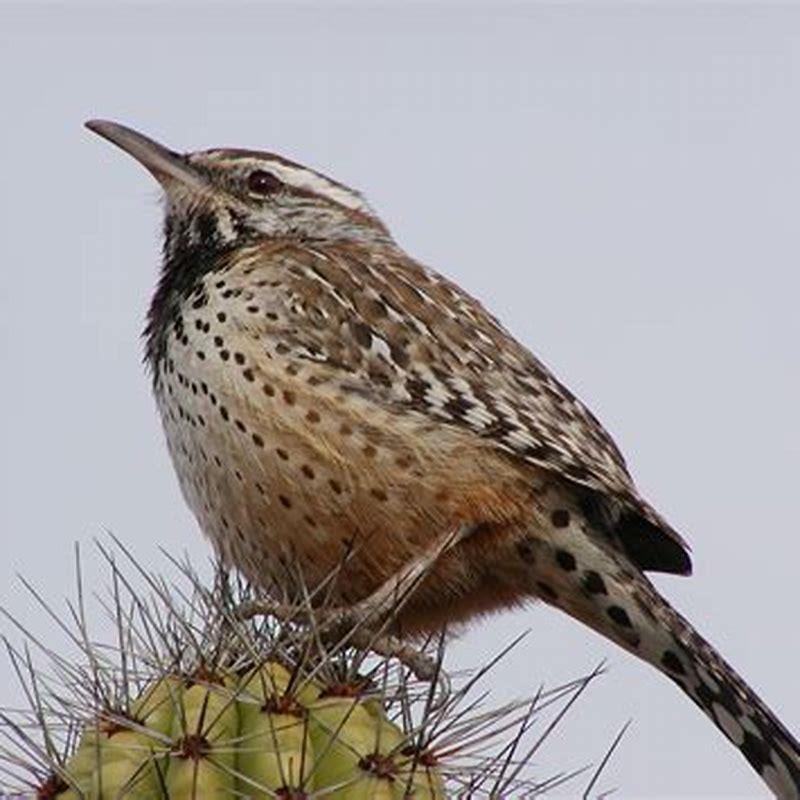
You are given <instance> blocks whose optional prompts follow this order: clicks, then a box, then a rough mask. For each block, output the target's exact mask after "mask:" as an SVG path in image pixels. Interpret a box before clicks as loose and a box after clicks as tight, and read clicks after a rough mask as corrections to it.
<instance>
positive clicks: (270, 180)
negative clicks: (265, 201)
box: [247, 169, 283, 197]
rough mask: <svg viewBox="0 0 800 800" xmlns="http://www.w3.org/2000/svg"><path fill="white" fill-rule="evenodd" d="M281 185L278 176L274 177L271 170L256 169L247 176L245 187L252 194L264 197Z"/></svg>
mask: <svg viewBox="0 0 800 800" xmlns="http://www.w3.org/2000/svg"><path fill="white" fill-rule="evenodd" d="M282 186H283V183H282V182H281V180H280V178H276V177H275V176H274V175H273V174H272V173H271V172H267V171H266V170H263V169H257V170H255V171H254V172H251V173H250V174H249V175H248V176H247V188H248V189H249V190H250V191H251V192H252V193H253V194H260V195H262V196H264V197H266V196H267V195H270V194H274V193H275V192H277V191H278V190H279V189H280V188H281V187H282Z"/></svg>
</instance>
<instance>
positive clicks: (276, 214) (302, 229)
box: [86, 120, 391, 257]
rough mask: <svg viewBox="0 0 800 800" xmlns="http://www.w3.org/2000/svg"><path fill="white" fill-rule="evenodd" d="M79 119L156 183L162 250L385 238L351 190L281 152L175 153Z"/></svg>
mask: <svg viewBox="0 0 800 800" xmlns="http://www.w3.org/2000/svg"><path fill="white" fill-rule="evenodd" d="M86 127H87V128H89V129H90V130H91V131H94V133H97V134H99V135H100V136H102V137H104V138H105V139H108V140H109V141H110V142H112V143H113V144H115V145H117V146H118V147H120V148H121V149H122V150H124V151H125V152H126V153H128V154H129V155H131V156H133V157H134V158H135V159H137V160H138V161H139V162H140V163H141V164H143V165H144V166H145V167H146V168H147V169H148V170H149V171H150V172H151V173H152V174H153V176H154V177H155V178H156V179H157V180H158V182H159V183H160V184H161V186H162V187H163V189H164V193H165V196H166V225H165V231H166V241H165V252H166V254H167V257H169V256H170V255H171V254H174V253H175V252H176V250H179V249H184V250H185V249H186V248H189V249H194V248H207V249H216V248H227V247H230V246H236V245H237V244H247V243H249V242H252V241H258V240H259V239H298V240H303V241H312V242H313V241H330V240H350V241H359V242H388V241H391V239H390V236H389V233H388V231H387V230H386V227H385V226H384V225H383V223H382V222H381V221H380V220H379V219H378V217H377V216H376V215H375V213H374V212H373V211H372V209H371V208H370V207H369V206H368V205H367V203H366V202H365V201H364V199H363V198H362V197H361V195H360V194H359V193H358V192H356V191H354V190H353V189H350V188H348V187H347V186H344V185H342V184H341V183H337V182H336V181H334V180H332V179H330V178H328V177H326V176H325V175H322V174H321V173H319V172H316V171H315V170H313V169H310V168H308V167H304V166H302V165H300V164H296V163H294V162H293V161H289V160H288V159H285V158H283V157H281V156H278V155H274V154H272V153H262V152H258V151H254V150H236V149H215V150H203V151H198V152H195V153H186V154H181V153H176V152H173V151H172V150H169V149H168V148H166V147H164V146H163V145H161V144H159V143H158V142H156V141H154V140H153V139H150V138H149V137H147V136H144V135H143V134H141V133H138V132H137V131H134V130H132V129H131V128H127V127H125V126H124V125H119V124H117V123H116V122H107V121H105V120H92V121H90V122H87V123H86Z"/></svg>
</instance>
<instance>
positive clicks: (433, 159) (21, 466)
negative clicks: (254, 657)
mask: <svg viewBox="0 0 800 800" xmlns="http://www.w3.org/2000/svg"><path fill="white" fill-rule="evenodd" d="M110 5H111V4H105V5H99V4H98V5H96V6H91V5H78V4H71V5H67V4H64V5H55V4H53V5H40V4H38V3H35V2H33V3H26V4H25V5H18V6H15V5H9V4H3V5H2V6H0V30H1V31H2V33H0V75H2V79H0V80H2V96H3V106H2V123H0V181H1V183H0V219H2V236H0V267H1V268H2V280H3V287H2V292H1V293H0V366H1V368H2V371H1V372H0V374H1V375H2V378H1V379H0V380H1V381H2V383H0V386H1V387H2V391H0V426H2V427H0V436H1V437H2V438H1V439H0V492H1V493H2V502H0V526H1V528H2V545H3V547H2V558H1V559H0V603H2V604H3V605H4V606H6V607H7V608H8V609H10V610H11V612H12V613H15V614H17V615H19V616H21V617H22V618H24V619H25V620H26V621H27V622H29V623H30V624H31V625H32V626H33V627H34V629H35V630H37V631H41V632H43V633H44V635H45V636H47V635H49V633H48V632H49V631H50V626H49V625H48V624H47V623H46V621H45V620H44V618H43V615H42V614H41V613H40V612H38V611H35V610H33V609H32V607H31V603H30V600H29V599H28V598H27V596H26V595H25V594H24V593H23V592H22V591H21V590H20V587H19V583H18V582H17V581H16V580H15V578H14V574H15V573H16V572H17V571H19V572H22V573H23V574H24V575H25V576H27V577H28V578H30V580H31V581H32V582H33V583H34V584H36V585H37V586H39V587H40V588H42V589H43V591H44V593H45V594H46V596H47V597H48V598H49V599H51V600H53V601H54V602H58V601H59V599H60V598H61V597H62V596H64V595H65V594H67V593H68V592H69V591H70V587H71V583H72V572H71V569H72V567H71V559H72V548H73V542H74V541H76V540H77V541H80V542H81V543H83V544H84V546H86V547H87V549H90V548H91V540H92V538H93V537H95V536H102V535H103V532H104V531H105V530H106V529H109V530H112V531H113V532H114V533H115V534H117V535H118V536H119V537H121V539H122V540H123V541H124V542H126V543H127V544H129V545H131V546H132V547H133V548H134V550H135V551H136V553H137V555H138V556H139V557H140V558H141V559H142V561H143V562H144V563H146V564H148V565H153V566H158V565H160V564H162V563H163V562H162V561H161V559H160V557H159V555H158V546H159V545H164V546H165V547H167V548H168V549H169V550H170V551H172V552H180V551H182V550H183V549H186V550H188V551H189V552H191V553H192V554H193V556H194V557H195V558H196V559H197V560H198V561H202V560H203V559H204V558H205V557H206V556H207V554H208V547H207V545H206V544H205V542H204V541H203V540H202V539H201V537H200V535H199V534H198V532H197V530H196V528H195V525H194V522H193V520H192V519H191V518H190V516H189V513H188V512H187V510H186V509H185V507H184V505H183V502H182V500H181V498H180V496H179V493H178V489H177V484H176V481H175V479H174V477H173V475H172V471H171V467H170V464H169V463H168V459H167V454H166V450H165V447H164V444H163V442H162V437H161V432H160V428H159V424H158V420H157V418H156V415H155V411H154V406H153V403H152V402H151V398H150V396H149V386H148V381H147V379H146V377H145V375H144V373H143V368H142V366H141V363H140V359H141V347H140V341H139V333H140V330H141V328H142V318H143V315H144V312H145V310H146V307H147V303H148V299H149V294H150V292H151V290H152V287H153V284H154V280H155V277H156V270H157V266H158V261H159V237H158V229H159V226H160V222H161V213H160V208H159V205H158V191H157V190H156V188H155V186H154V184H153V182H152V181H151V179H150V177H149V176H148V175H147V174H146V173H145V172H144V171H143V170H142V169H141V168H140V167H139V166H138V165H137V164H135V163H134V162H133V161H132V160H130V159H129V158H127V157H125V156H123V154H121V153H120V152H118V151H116V150H114V149H113V148H111V147H110V146H108V145H107V144H105V143H104V142H102V141H101V140H99V139H97V138H95V137H93V136H92V135H90V134H89V133H88V132H86V131H85V130H83V129H82V127H81V124H82V122H83V121H84V120H85V119H86V118H89V117H93V116H102V117H107V118H111V119H116V120H119V121H122V122H126V123H128V124H130V125H133V126H134V127H137V128H139V129H141V130H143V131H144V132H147V133H149V134H151V135H154V136H156V137H160V138H162V140H164V141H165V142H166V143H167V144H169V145H171V146H174V147H175V148H178V149H199V148H205V147H211V146H220V145H229V146H246V147H253V148H260V149H269V150H274V151H277V152H280V153H283V154H285V155H288V156H289V157H293V158H296V159H297V160H300V161H304V162H306V163H309V164H311V165H313V166H315V167H317V168H319V169H321V170H323V171H326V172H329V173H330V174H332V175H333V176H335V177H337V178H338V179H340V180H342V181H344V182H346V183H349V184H351V185H353V186H356V187H358V188H360V189H362V190H363V191H365V192H366V194H367V196H368V198H369V199H370V200H371V201H372V202H373V204H374V205H375V206H376V208H377V209H378V210H379V211H380V213H381V214H382V215H383V217H384V218H385V219H386V221H387V222H388V223H389V225H390V226H391V228H392V230H393V231H394V233H395V234H396V236H397V238H398V240H399V241H400V242H401V243H402V244H404V245H405V246H406V247H407V249H408V250H409V251H410V252H411V253H413V254H414V255H415V256H417V257H418V258H420V259H422V260H424V261H426V262H428V263H429V264H431V265H432V266H435V267H436V268H437V269H439V270H441V271H443V272H445V273H446V274H448V275H449V276H451V277H452V278H454V279H455V280H457V281H458V282H459V283H461V284H462V285H463V286H464V287H465V288H467V289H468V290H469V291H471V292H472V293H473V294H475V295H477V296H478V297H479V298H481V299H482V300H483V301H484V302H485V303H486V304H487V305H488V306H489V307H490V308H491V309H492V310H493V311H494V312H495V313H497V314H498V315H499V316H500V317H501V319H502V320H503V321H504V322H505V323H506V324H507V326H508V327H509V328H510V329H511V330H512V331H513V333H514V334H515V335H516V336H517V337H518V338H519V339H521V340H522V341H523V342H524V343H525V344H527V345H529V346H530V347H531V348H532V349H534V350H535V351H536V352H537V353H538V354H539V355H540V356H541V357H543V358H544V360H545V361H546V362H547V363H549V364H550V365H551V366H552V367H553V368H554V369H555V371H556V373H557V374H558V375H559V376H560V377H561V378H562V379H563V380H564V381H565V382H566V383H567V384H568V385H569V386H570V387H571V388H572V389H573V390H575V392H576V393H577V394H578V395H579V396H581V397H582V398H583V399H584V400H585V401H586V403H587V404H588V405H589V406H590V407H591V408H593V410H594V411H595V412H596V413H597V414H598V415H599V416H600V418H601V419H602V420H603V421H604V423H605V424H606V426H607V427H608V428H609V430H610V431H611V432H612V434H613V435H614V436H615V437H616V438H617V440H618V441H619V443H620V445H621V446H622V449H623V450H624V451H625V452H626V454H627V456H628V459H629V463H630V465H631V468H632V470H633V473H634V475H635V476H636V477H637V479H638V482H639V484H640V486H641V488H642V490H643V491H644V492H645V493H646V494H647V495H648V496H649V497H650V498H651V499H652V500H653V501H654V503H655V504H656V506H657V507H659V508H660V509H661V510H662V511H663V512H664V513H665V514H666V516H667V517H668V518H669V519H671V520H672V521H673V522H674V524H675V525H676V526H677V527H678V528H679V529H680V530H682V531H683V532H684V533H685V534H686V536H687V537H688V538H689V540H690V541H691V543H692V544H693V547H694V556H695V565H696V567H695V575H694V577H693V578H691V579H678V578H664V579H660V580H659V581H658V583H659V586H661V587H662V589H663V590H664V591H665V592H666V593H667V595H668V596H669V597H671V598H672V599H673V600H674V601H675V603H676V605H677V606H678V608H680V609H681V610H682V611H683V612H684V613H685V614H686V615H687V616H688V617H689V618H690V619H692V620H693V621H694V622H695V623H696V624H697V625H698V627H699V628H700V630H701V631H703V632H704V633H705V634H706V635H708V637H709V638H710V639H711V640H712V641H713V642H715V643H716V644H717V645H718V646H719V648H720V649H721V651H722V652H723V653H724V654H725V655H726V657H727V658H728V659H729V660H730V661H731V662H732V663H733V664H734V665H736V667H737V669H738V670H739V671H740V672H741V673H742V674H743V675H745V676H746V677H747V678H748V680H749V681H750V682H751V683H752V685H753V686H754V687H755V688H756V689H757V690H758V691H759V692H761V693H762V694H763V696H764V698H765V699H766V700H767V701H768V702H769V703H770V704H771V705H772V707H773V708H774V709H775V711H776V712H778V713H779V714H780V715H781V716H782V718H783V720H784V721H785V723H786V724H787V725H788V726H789V728H790V729H793V730H795V731H797V730H798V728H800V691H798V686H797V675H798V671H800V642H799V640H798V635H797V630H798V621H797V616H798V600H797V597H798V594H797V586H798V561H799V560H800V538H799V537H798V532H799V529H800V523H799V522H798V514H797V507H798V502H797V498H798V487H797V479H798V457H800V426H798V417H797V410H798V407H800V375H799V374H798V353H797V346H798V343H799V342H800V317H799V316H798V292H799V291H800V280H799V279H798V259H799V258H800V236H798V230H799V228H798V210H799V209H800V148H798V142H800V110H799V109H800V8H798V6H796V5H784V6H772V5H769V4H767V3H763V2H758V3H752V4H750V5H747V4H742V5H734V4H716V5H702V4H699V3H694V4H686V5H684V4H679V3H662V4H644V3H642V4H630V5H622V4H618V5H601V4H599V3H597V4H585V5H581V4H572V5H566V4H556V5H535V4H516V5H501V4H500V3H488V2H487V3H485V4H484V5H483V6H478V5H466V4H457V3H442V4H438V5H423V4H416V3H409V2H406V3H403V4H397V5H389V4H374V3H373V4H370V6H369V7H367V6H366V5H364V6H359V5H355V4H350V5H340V4H338V3H333V2H327V3H324V4H320V5H318V6H314V5H311V4H297V3H295V4H294V5H292V6H282V5H273V4H268V3H261V4H253V5H236V4H234V3H225V4H224V5H223V4H219V5H216V6H212V5H208V6H197V5H195V4H193V3H189V2H185V3H180V2H174V3H171V4H170V3H159V4H158V5H151V6H134V5H124V4H117V5H115V6H114V7H113V8H110V7H109V6H110ZM527 628H530V629H531V631H532V632H531V635H530V636H529V637H528V639H527V640H526V641H524V642H523V643H522V644H521V645H520V646H519V647H518V648H517V650H516V651H515V652H513V653H512V654H511V655H510V656H509V657H508V658H506V659H505V660H504V661H503V662H502V663H501V664H500V665H499V666H498V667H497V668H496V670H495V672H494V679H493V686H494V689H495V694H496V697H497V699H498V700H500V699H502V698H504V697H509V696H519V695H523V694H526V693H530V692H532V691H533V690H535V689H536V687H537V686H538V684H539V683H540V682H544V683H546V684H548V685H552V684H554V683H556V682H559V681H562V680H567V679H569V678H573V677H577V676H579V675H581V674H583V673H585V672H587V671H588V670H590V669H591V668H592V667H593V666H595V665H596V664H597V663H598V662H599V661H600V660H601V659H607V660H608V664H609V667H610V671H609V673H608V675H607V676H606V677H604V678H603V679H602V680H601V681H599V682H598V683H596V684H595V685H594V686H593V688H592V689H591V691H590V692H589V694H588V696H586V697H585V699H584V700H582V701H581V704H580V706H579V707H577V708H576V709H575V710H574V712H573V713H572V714H571V715H570V717H569V719H568V721H567V722H566V723H565V725H564V726H563V728H561V730H560V733H559V734H558V736H557V737H556V738H555V739H554V740H553V741H551V743H550V744H549V745H548V746H547V748H546V749H545V750H544V751H543V752H542V754H541V755H540V762H541V773H542V774H543V775H544V774H546V773H548V772H555V771H558V770H562V769H563V770H568V769H571V768H573V767H576V766H581V765H582V764H584V763H586V762H588V761H595V762H596V761H597V759H599V758H600V756H601V755H602V753H603V751H604V750H605V748H606V746H607V745H608V743H609V742H610V740H611V738H612V736H613V735H614V734H615V733H616V731H617V730H618V729H619V727H620V726H621V725H622V724H623V723H624V722H625V721H626V720H627V719H629V718H632V719H633V720H634V724H633V727H632V728H631V730H630V731H629V733H628V735H627V736H626V738H625V740H624V742H623V745H622V747H621V749H620V751H619V752H618V753H617V755H616V756H615V758H614V760H613V762H612V764H611V765H610V766H609V768H608V770H607V772H606V773H605V775H604V777H603V779H602V781H601V786H600V787H599V788H600V789H604V790H605V789H609V788H613V787H620V796H623V797H645V796H646V797H655V796H663V797H667V796H669V797H678V796H680V797H690V796H693V797H701V796H703V797H705V796H713V795H717V796H725V797H732V796H748V797H758V796H764V795H765V791H764V788H763V787H762V786H761V784H760V783H759V782H758V781H757V780H756V778H755V777H754V775H753V774H752V773H751V772H750V770H749V768H748V767H747V766H746V764H745V762H744V760H743V759H742V758H740V757H739V755H738V754H737V753H735V752H734V751H733V750H732V749H731V748H730V746H729V745H728V744H727V742H726V741H725V740H724V739H723V737H722V736H721V735H720V734H718V733H717V732H716V731H715V730H714V729H713V727H712V726H711V724H710V723H709V722H708V721H707V720H706V719H705V718H704V717H703V716H702V715H701V714H700V713H699V712H698V711H697V710H696V709H695V707H694V706H693V705H692V704H691V703H690V702H689V701H688V700H686V699H685V698H684V697H683V696H681V694H680V693H679V692H678V691H677V690H676V689H675V688H674V686H673V685H672V684H671V683H670V682H668V681H667V680H665V679H664V678H662V677H661V676H659V675H658V674H657V673H656V672H655V671H653V670H651V669H650V668H648V667H645V666H643V665H641V664H639V663H637V662H635V661H634V659H633V658H631V657H629V656H627V655H626V654H624V653H622V652H621V651H619V650H617V649H615V648H614V646H613V645H611V644H609V643H608V642H606V641H605V640H602V639H600V638H599V637H597V636H595V635H594V634H592V633H590V632H588V631H587V630H585V629H583V628H582V627H580V626H579V625H578V624H576V623H574V622H572V621H571V620H569V619H567V618H566V617H562V616H560V615H559V614H558V613H556V612H554V611H551V610H548V609H546V608H535V609H531V610H527V611H525V612H520V613H517V614H508V615H505V616H502V617H498V618H496V619H493V620H491V621H490V622H484V623H482V624H479V625H476V626H474V627H473V629H472V630H471V631H470V632H469V633H468V634H467V635H466V636H464V637H463V639H461V640H460V641H459V642H457V643H456V644H455V645H454V646H453V647H452V649H451V651H450V655H449V659H450V663H451V664H452V665H453V666H455V667H464V666H468V665H475V664H479V663H480V662H481V660H482V659H485V658H486V657H487V655H488V654H491V653H494V652H496V651H497V650H499V649H500V648H501V647H502V646H503V645H505V644H506V643H508V642H509V641H510V639H512V638H513V637H514V636H515V635H517V634H518V633H520V632H521V631H523V630H525V629H527ZM3 630H5V631H6V632H11V631H10V628H9V627H8V626H7V625H4V627H3ZM0 702H4V703H6V704H11V705H18V704H19V703H20V702H21V695H20V692H19V690H18V689H17V688H16V687H15V685H14V682H13V680H12V678H11V675H10V670H9V668H8V666H7V664H5V662H3V661H2V659H0Z"/></svg>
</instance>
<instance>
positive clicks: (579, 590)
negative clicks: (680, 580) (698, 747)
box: [517, 516, 800, 800]
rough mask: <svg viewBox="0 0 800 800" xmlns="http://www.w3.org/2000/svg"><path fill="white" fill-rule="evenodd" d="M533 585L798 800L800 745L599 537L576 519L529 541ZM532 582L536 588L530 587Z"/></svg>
mask: <svg viewBox="0 0 800 800" xmlns="http://www.w3.org/2000/svg"><path fill="white" fill-rule="evenodd" d="M524 544H525V547H527V548H528V549H527V551H524V550H523V549H521V543H520V542H518V543H517V549H518V550H519V552H520V553H521V554H522V555H525V553H526V552H527V556H528V558H527V560H528V566H527V572H528V581H529V582H528V588H529V590H530V591H533V592H535V593H536V594H537V595H538V596H539V597H540V598H541V599H542V600H544V601H546V602H548V603H549V604H551V605H554V606H556V607H558V608H560V609H562V610H563V611H566V612H567V613H568V614H570V615H571V616H573V617H576V618H577V619H579V620H580V621H582V622H584V623H585V624H587V625H589V626H590V627H591V628H593V629H594V630H596V631H597V632H598V633H600V634H602V635H603V636H607V637H609V638H611V639H613V640H614V641H616V642H617V643H618V644H620V645H621V646H623V647H624V648H626V649H627V650H629V651H630V652H632V653H634V654H635V655H636V656H638V657H639V658H641V659H643V660H645V661H648V662H649V663H651V664H653V665H654V666H655V667H656V668H657V669H659V670H660V671H661V672H663V673H664V674H666V675H667V676H668V677H669V678H671V679H672V680H673V681H674V682H675V683H677V684H678V686H680V687H681V689H683V691H684V692H685V693H686V694H687V695H689V697H690V698H691V699H692V700H693V701H694V702H695V703H696V704H697V705H698V706H700V708H701V709H702V710H703V711H704V712H705V714H706V715H707V716H708V717H709V718H710V719H711V721H712V722H713V723H714V725H716V727H717V728H719V729H720V730H721V731H722V732H723V734H725V736H726V737H727V738H728V739H729V740H730V741H731V742H732V743H733V744H734V745H735V746H736V747H737V748H738V749H739V751H740V752H741V753H742V755H743V756H744V757H745V758H746V759H747V761H748V762H749V763H750V765H751V766H752V767H753V769H754V770H755V771H756V772H757V773H758V774H759V775H760V776H761V778H762V780H763V781H764V782H765V783H766V784H767V785H768V786H769V788H770V789H771V790H772V792H773V793H774V794H775V796H776V797H779V798H782V799H784V798H794V799H795V800H798V798H800V744H798V741H797V740H796V739H795V738H794V736H792V734H791V733H790V732H789V731H788V730H787V729H786V728H785V727H784V725H783V724H782V723H781V722H780V721H779V720H778V718H777V717H776V716H775V715H774V714H773V713H772V712H771V711H770V710H769V708H767V706H766V705H765V704H764V702H763V701H762V700H761V699H760V698H759V697H758V696H757V695H756V693H755V692H754V691H753V690H752V689H751V688H750V687H749V686H748V685H747V684H746V683H745V681H744V680H743V679H742V678H740V677H739V675H738V674H737V673H736V671H735V670H734V669H733V668H732V667H731V666H730V665H729V664H728V663H727V662H726V661H725V660H724V659H723V658H722V656H720V654H719V653H718V652H717V651H716V650H715V649H714V648H713V647H712V646H711V645H710V644H709V643H708V642H707V641H706V640H705V639H703V637H702V636H700V634H699V633H697V631H696V630H695V629H694V628H693V627H692V625H691V624H690V623H689V622H688V621H687V620H686V619H684V618H683V617H682V616H681V615H680V614H679V613H678V612H677V611H675V609H674V608H672V606H671V605H670V604H669V602H668V601H667V600H665V599H664V598H663V597H662V596H661V595H660V594H659V593H658V591H657V590H656V588H655V587H654V586H653V584H652V583H651V582H650V581H649V580H648V579H647V578H646V577H645V575H644V574H643V573H642V572H641V571H640V570H639V569H638V568H637V567H636V566H635V565H633V564H632V563H631V562H630V561H628V559H627V558H626V557H625V556H624V555H623V554H622V553H621V552H619V551H618V550H617V549H616V548H614V547H613V546H610V545H609V544H608V542H607V540H604V539H603V537H602V535H601V534H598V535H597V536H596V537H595V536H593V535H592V534H591V533H590V534H589V535H587V525H586V521H585V520H582V521H578V520H576V519H575V517H574V516H573V517H572V520H571V521H570V524H569V525H565V526H563V527H560V529H559V530H558V531H557V535H554V536H552V537H548V538H547V539H543V538H540V537H539V536H536V537H535V538H532V537H530V536H529V537H528V538H526V539H525V540H524ZM531 579H533V585H532V584H531V583H530V581H531Z"/></svg>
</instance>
